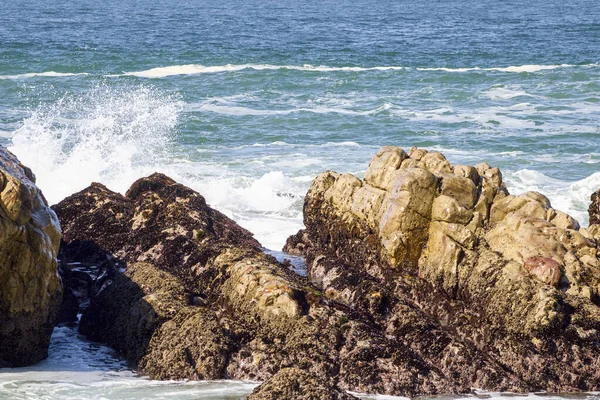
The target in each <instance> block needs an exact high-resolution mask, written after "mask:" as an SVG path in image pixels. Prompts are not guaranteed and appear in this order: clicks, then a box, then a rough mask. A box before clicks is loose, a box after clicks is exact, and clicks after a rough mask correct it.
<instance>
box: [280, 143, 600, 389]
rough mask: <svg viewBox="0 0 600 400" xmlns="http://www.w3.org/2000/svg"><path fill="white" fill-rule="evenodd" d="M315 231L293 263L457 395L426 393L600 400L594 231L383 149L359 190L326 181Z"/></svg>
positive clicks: (414, 152)
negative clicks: (596, 397) (598, 396)
mask: <svg viewBox="0 0 600 400" xmlns="http://www.w3.org/2000/svg"><path fill="white" fill-rule="evenodd" d="M304 222H305V225H306V230H305V231H301V232H299V233H298V234H296V235H294V236H293V237H291V238H290V239H289V240H288V243H287V245H286V249H285V250H286V251H290V252H293V253H296V254H297V253H303V254H305V255H306V258H307V267H308V273H309V278H310V279H311V281H312V282H313V283H315V284H316V285H317V286H318V288H319V289H320V290H322V291H323V292H324V294H325V296H326V298H327V299H329V300H330V301H335V302H338V303H341V304H344V305H346V306H347V307H349V308H351V309H352V310H354V311H355V312H357V313H359V314H361V315H364V316H365V318H369V319H370V321H371V322H372V323H373V324H374V326H376V328H377V329H380V330H381V332H382V333H384V335H385V337H386V338H388V340H390V341H391V342H395V343H402V344H403V345H404V346H406V348H407V349H410V351H412V352H414V353H415V354H418V356H419V358H420V359H421V360H422V362H423V364H424V365H435V366H436V367H435V373H436V374H438V377H437V378H436V379H433V381H435V382H437V383H439V382H446V383H445V384H444V383H439V386H437V387H435V388H431V389H430V388H427V389H425V387H426V385H423V383H421V384H419V385H418V387H419V391H420V392H421V393H425V392H428V391H430V390H432V391H438V392H449V391H453V390H456V391H460V390H467V389H468V388H470V387H477V388H482V389H488V390H494V391H496V390H514V391H539V390H545V391H549V392H558V391H576V390H598V389H599V388H600V345H599V339H600V307H599V305H600V298H599V294H600V261H599V258H598V242H597V238H598V236H597V235H596V234H595V232H596V230H595V229H594V228H590V229H584V228H580V226H579V224H578V223H577V221H575V220H574V219H573V218H571V217H570V216H568V215H567V214H565V213H563V212H561V211H558V210H555V209H553V208H552V207H551V205H550V202H549V200H548V199H547V198H546V197H544V196H543V195H541V194H539V193H536V192H529V193H524V194H521V195H518V196H514V195H510V194H509V193H508V191H507V189H506V187H505V185H504V183H503V181H502V174H501V173H500V171H499V170H498V169H497V168H492V167H490V166H489V165H487V164H485V163H483V164H479V165H476V166H474V167H471V166H464V165H451V164H450V163H449V162H448V161H447V160H446V159H445V157H444V156H443V155H442V154H440V153H438V152H428V151H426V150H423V149H417V148H413V149H411V150H410V151H409V152H408V153H407V152H405V151H404V150H402V149H401V148H397V147H384V148H383V149H382V150H381V151H380V152H379V153H378V154H377V155H376V156H375V157H374V158H373V160H372V161H371V163H370V164H369V167H368V169H367V171H366V173H365V176H364V179H362V180H361V179H359V178H356V177H354V176H352V175H350V174H338V173H335V172H325V173H323V174H321V175H319V176H318V177H317V178H316V179H315V180H314V182H313V184H312V186H311V188H310V190H309V192H308V194H307V196H306V199H305V204H304ZM400 364H403V363H402V362H401V363H400ZM431 374H432V372H427V373H426V372H425V371H424V370H423V371H421V372H420V373H419V374H418V376H419V378H421V379H422V381H425V382H427V381H428V380H429V379H431V378H430V377H431ZM450 382H452V383H450ZM450 387H452V389H450Z"/></svg>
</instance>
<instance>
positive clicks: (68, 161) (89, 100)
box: [9, 86, 181, 203]
mask: <svg viewBox="0 0 600 400" xmlns="http://www.w3.org/2000/svg"><path fill="white" fill-rule="evenodd" d="M180 108H181V105H180V102H179V100H178V99H176V98H174V97H173V96H169V95H166V94H164V93H161V92H160V91H157V90H154V89H153V88H149V87H145V86H136V87H130V86H124V87H121V88H114V87H107V86H96V87H94V88H92V89H91V90H90V91H88V92H86V93H84V94H83V95H80V96H64V97H62V98H60V99H59V100H57V101H56V102H55V103H53V104H48V105H44V106H41V107H40V108H38V109H36V110H34V111H33V112H32V113H31V115H30V116H29V117H27V118H25V119H24V120H23V123H22V125H21V127H20V128H18V129H17V130H16V131H15V132H14V134H13V137H12V146H10V147H9V149H10V150H11V151H12V152H14V153H15V154H16V155H17V156H18V157H19V159H20V160H21V161H22V162H23V163H24V164H26V165H28V166H30V168H32V169H33V170H34V171H35V173H36V176H37V181H38V185H39V186H40V187H41V188H42V189H43V191H44V195H45V196H46V198H47V199H48V201H49V202H50V203H56V202H58V201H60V200H62V199H63V198H64V197H66V196H68V195H69V194H70V193H75V192H77V191H79V190H81V189H83V188H85V187H87V186H88V185H89V184H90V183H91V182H94V181H96V182H103V183H107V184H109V185H111V186H112V188H113V189H115V190H119V191H124V190H126V188H127V186H128V185H129V184H131V182H133V180H135V179H137V178H139V177H140V176H142V174H143V173H146V172H147V173H151V172H154V169H155V167H156V166H157V165H160V162H161V160H162V159H163V158H162V157H163V156H165V152H167V151H168V147H169V145H170V144H171V143H172V139H173V137H174V136H173V135H174V129H175V127H176V124H177V119H178V114H179V110H180Z"/></svg>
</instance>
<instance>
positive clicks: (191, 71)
mask: <svg viewBox="0 0 600 400" xmlns="http://www.w3.org/2000/svg"><path fill="white" fill-rule="evenodd" d="M247 69H250V70H256V71H265V70H267V71H273V70H296V71H306V72H364V71H399V70H404V69H406V67H399V66H382V67H329V66H325V65H317V66H314V65H310V64H305V65H272V64H237V65H235V64H227V65H214V66H205V65H200V64H187V65H172V66H168V67H157V68H151V69H148V70H144V71H133V72H125V73H123V74H119V75H111V76H113V77H114V76H137V77H139V78H166V77H168V76H173V75H196V74H214V73H219V72H236V71H242V70H247Z"/></svg>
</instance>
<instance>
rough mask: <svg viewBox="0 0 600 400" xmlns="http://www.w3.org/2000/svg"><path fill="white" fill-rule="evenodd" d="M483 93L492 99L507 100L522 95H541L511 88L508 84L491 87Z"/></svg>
mask: <svg viewBox="0 0 600 400" xmlns="http://www.w3.org/2000/svg"><path fill="white" fill-rule="evenodd" d="M485 94H486V95H487V97H489V98H490V99H492V100H508V99H513V98H515V97H523V96H527V97H541V96H536V95H533V94H529V93H527V92H526V91H524V90H519V89H515V88H512V87H510V86H509V87H503V86H496V87H492V88H490V89H489V90H487V91H486V92H485Z"/></svg>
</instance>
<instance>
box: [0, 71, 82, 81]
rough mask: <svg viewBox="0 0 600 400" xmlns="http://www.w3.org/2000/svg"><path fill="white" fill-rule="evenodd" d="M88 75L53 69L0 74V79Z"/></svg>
mask: <svg viewBox="0 0 600 400" xmlns="http://www.w3.org/2000/svg"><path fill="white" fill-rule="evenodd" d="M85 75H89V74H88V73H87V72H80V73H69V72H55V71H46V72H30V73H26V74H17V75H0V79H14V80H18V79H29V78H38V77H42V78H64V77H71V76H85Z"/></svg>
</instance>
